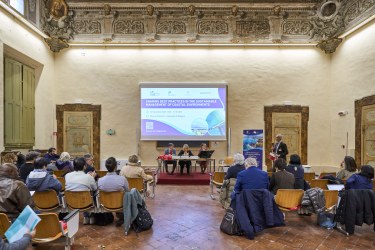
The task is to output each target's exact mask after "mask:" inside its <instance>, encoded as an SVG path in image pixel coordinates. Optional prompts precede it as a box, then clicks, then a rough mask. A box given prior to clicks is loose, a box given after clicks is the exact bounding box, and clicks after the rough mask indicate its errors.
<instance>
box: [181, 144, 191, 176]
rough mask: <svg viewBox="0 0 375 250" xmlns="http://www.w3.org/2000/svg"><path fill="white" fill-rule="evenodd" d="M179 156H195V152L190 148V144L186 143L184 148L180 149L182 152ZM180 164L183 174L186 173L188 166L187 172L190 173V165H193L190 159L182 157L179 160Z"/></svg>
mask: <svg viewBox="0 0 375 250" xmlns="http://www.w3.org/2000/svg"><path fill="white" fill-rule="evenodd" d="M178 156H193V153H192V152H191V150H190V149H189V145H187V144H184V146H182V150H181V151H180V153H178ZM178 165H180V174H181V175H182V174H183V173H184V167H186V171H187V174H189V173H190V166H191V161H190V160H185V159H181V160H179V161H178Z"/></svg>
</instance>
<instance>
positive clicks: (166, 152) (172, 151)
mask: <svg viewBox="0 0 375 250" xmlns="http://www.w3.org/2000/svg"><path fill="white" fill-rule="evenodd" d="M164 155H176V149H175V148H174V144H173V143H168V148H166V149H165V150H164ZM168 164H172V165H173V169H172V172H171V173H169V171H168ZM176 167H177V161H173V160H166V161H164V168H165V171H166V172H167V174H173V173H174V170H175V169H176Z"/></svg>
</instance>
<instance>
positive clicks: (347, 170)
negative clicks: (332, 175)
mask: <svg viewBox="0 0 375 250" xmlns="http://www.w3.org/2000/svg"><path fill="white" fill-rule="evenodd" d="M341 167H342V168H343V169H341V170H340V171H339V172H338V173H337V174H336V178H337V179H340V180H347V179H348V178H349V177H350V176H352V175H353V174H355V173H356V172H357V164H356V163H355V160H354V158H353V157H351V156H345V158H344V161H343V162H342V163H341Z"/></svg>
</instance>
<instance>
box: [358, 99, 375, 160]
mask: <svg viewBox="0 0 375 250" xmlns="http://www.w3.org/2000/svg"><path fill="white" fill-rule="evenodd" d="M361 137H362V143H361V144H362V145H361V151H362V162H361V164H362V165H371V166H374V167H375V104H373V105H369V106H364V107H362V135H361Z"/></svg>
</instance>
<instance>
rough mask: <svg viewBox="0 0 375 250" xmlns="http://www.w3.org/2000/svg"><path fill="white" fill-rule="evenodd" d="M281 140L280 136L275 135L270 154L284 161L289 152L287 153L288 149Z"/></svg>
mask: <svg viewBox="0 0 375 250" xmlns="http://www.w3.org/2000/svg"><path fill="white" fill-rule="evenodd" d="M282 139H283V136H282V135H281V134H277V135H276V141H275V144H274V145H273V147H272V152H273V153H274V154H275V155H276V156H277V158H282V159H284V160H286V155H287V154H288V153H289V152H288V147H287V146H286V144H285V143H284V142H283V141H282Z"/></svg>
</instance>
